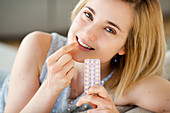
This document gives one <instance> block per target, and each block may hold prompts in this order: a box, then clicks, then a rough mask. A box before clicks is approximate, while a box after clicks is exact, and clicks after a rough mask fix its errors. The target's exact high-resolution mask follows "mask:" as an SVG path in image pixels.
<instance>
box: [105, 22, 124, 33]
mask: <svg viewBox="0 0 170 113" xmlns="http://www.w3.org/2000/svg"><path fill="white" fill-rule="evenodd" d="M106 23H108V24H110V25H112V26H114V27H116V28H117V29H119V31H121V29H120V27H119V26H118V25H116V24H115V23H113V22H110V21H106Z"/></svg>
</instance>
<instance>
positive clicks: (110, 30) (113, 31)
mask: <svg viewBox="0 0 170 113" xmlns="http://www.w3.org/2000/svg"><path fill="white" fill-rule="evenodd" d="M105 29H106V30H107V31H108V32H109V33H113V34H116V32H115V30H112V29H111V28H108V27H107V28H105Z"/></svg>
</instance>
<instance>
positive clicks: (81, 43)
mask: <svg viewBox="0 0 170 113" xmlns="http://www.w3.org/2000/svg"><path fill="white" fill-rule="evenodd" d="M78 42H79V43H80V45H82V46H83V47H85V48H88V49H90V48H91V47H89V46H87V45H85V44H84V43H83V42H81V41H80V39H78Z"/></svg>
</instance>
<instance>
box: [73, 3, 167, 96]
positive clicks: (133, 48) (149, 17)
mask: <svg viewBox="0 0 170 113" xmlns="http://www.w3.org/2000/svg"><path fill="white" fill-rule="evenodd" d="M122 1H124V2H127V3H130V4H131V5H132V7H133V9H134V24H133V27H132V29H131V31H130V33H129V35H128V38H127V41H126V44H125V47H126V54H125V55H123V56H119V57H118V58H119V59H118V62H117V64H116V66H114V67H115V68H114V75H113V76H112V78H111V79H110V80H108V81H107V82H106V83H105V86H106V88H107V89H109V90H110V91H111V92H114V94H115V97H118V96H121V95H123V94H125V93H127V92H128V91H129V90H130V88H132V87H133V86H134V84H135V83H136V82H137V81H138V80H141V79H144V78H146V77H148V76H151V75H159V76H160V75H161V74H162V71H163V63H164V58H165V36H164V27H163V17H162V12H161V8H160V4H159V2H158V0H122ZM87 2H88V0H80V1H79V3H78V4H77V6H76V7H75V9H74V10H73V13H72V16H71V19H72V21H73V20H74V18H75V17H76V15H77V14H78V12H79V11H80V10H81V9H82V7H83V6H84V5H85V4H86V3H87Z"/></svg>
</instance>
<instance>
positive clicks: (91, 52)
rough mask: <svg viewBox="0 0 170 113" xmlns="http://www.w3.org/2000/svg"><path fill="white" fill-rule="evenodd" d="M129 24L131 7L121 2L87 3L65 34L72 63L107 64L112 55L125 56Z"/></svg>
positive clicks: (130, 26) (94, 0) (131, 19)
mask: <svg viewBox="0 0 170 113" xmlns="http://www.w3.org/2000/svg"><path fill="white" fill-rule="evenodd" d="M132 22H133V9H132V7H131V6H130V5H129V4H128V3H126V2H123V1H121V0H89V1H88V3H87V4H86V5H85V6H84V7H83V8H82V9H81V10H80V12H79V13H78V14H77V16H76V17H75V19H74V21H73V22H72V25H71V27H70V30H69V32H68V43H71V42H77V43H78V46H77V47H76V48H75V49H74V50H73V51H72V53H71V54H72V56H73V59H74V60H75V61H78V62H84V59H100V60H101V62H102V63H107V62H110V61H111V59H112V58H113V56H114V55H115V54H117V53H118V54H119V55H123V54H125V50H124V49H125V48H124V45H125V42H126V39H127V36H128V33H129V31H130V29H131V28H132Z"/></svg>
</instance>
